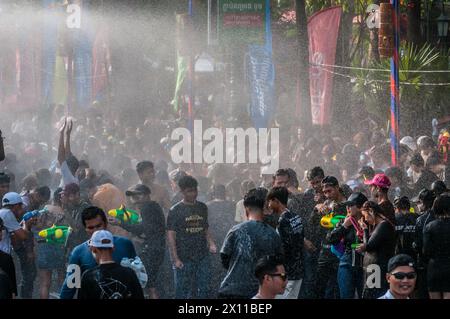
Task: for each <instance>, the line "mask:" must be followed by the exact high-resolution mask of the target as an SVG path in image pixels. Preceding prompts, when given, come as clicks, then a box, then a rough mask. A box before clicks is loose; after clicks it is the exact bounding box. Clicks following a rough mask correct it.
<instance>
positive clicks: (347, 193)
mask: <svg viewBox="0 0 450 319" xmlns="http://www.w3.org/2000/svg"><path fill="white" fill-rule="evenodd" d="M340 191H341V194H342V195H343V196H344V197H345V198H348V197H350V195H351V194H352V193H353V191H352V188H351V187H350V186H348V185H347V184H342V185H341V188H340Z"/></svg>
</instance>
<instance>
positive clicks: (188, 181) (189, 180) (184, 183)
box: [178, 175, 198, 191]
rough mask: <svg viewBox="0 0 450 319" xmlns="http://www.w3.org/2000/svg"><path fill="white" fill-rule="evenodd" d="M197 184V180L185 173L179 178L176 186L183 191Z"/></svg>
mask: <svg viewBox="0 0 450 319" xmlns="http://www.w3.org/2000/svg"><path fill="white" fill-rule="evenodd" d="M197 186H198V182H197V180H196V179H195V178H193V177H192V176H189V175H186V176H183V177H181V178H180V180H179V181H178V187H179V188H180V189H181V190H182V191H183V190H185V189H188V188H196V187H197Z"/></svg>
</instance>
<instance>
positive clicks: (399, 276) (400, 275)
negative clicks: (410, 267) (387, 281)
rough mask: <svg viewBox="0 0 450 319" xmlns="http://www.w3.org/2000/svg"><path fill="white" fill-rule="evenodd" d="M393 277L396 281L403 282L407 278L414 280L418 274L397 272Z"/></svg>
mask: <svg viewBox="0 0 450 319" xmlns="http://www.w3.org/2000/svg"><path fill="white" fill-rule="evenodd" d="M391 275H392V276H394V277H395V279H398V280H403V279H405V277H406V278H408V279H414V278H416V276H417V274H416V273H415V272H396V273H392V274H391Z"/></svg>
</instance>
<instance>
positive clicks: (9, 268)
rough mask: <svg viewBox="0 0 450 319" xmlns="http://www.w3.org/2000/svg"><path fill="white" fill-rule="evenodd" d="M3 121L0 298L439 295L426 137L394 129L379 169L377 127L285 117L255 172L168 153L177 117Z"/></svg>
mask: <svg viewBox="0 0 450 319" xmlns="http://www.w3.org/2000/svg"><path fill="white" fill-rule="evenodd" d="M2 121H3V122H2V128H4V129H2V131H3V136H4V144H3V138H2V140H1V142H2V145H1V149H0V151H2V152H1V153H4V156H3V158H4V159H3V160H2V161H1V162H0V169H1V171H2V173H0V198H1V199H2V209H1V210H0V229H1V230H2V231H1V232H0V236H1V237H0V239H1V241H0V298H13V297H20V298H36V296H39V297H40V298H42V299H46V298H49V297H51V296H57V298H61V299H72V298H75V297H77V298H80V299H122V298H145V297H148V298H179V299H185V298H230V299H235V298H239V299H250V298H255V299H266V298H278V299H316V298H317V299H323V298H333V299H355V298H360V299H377V298H382V299H404V298H420V299H425V298H433V299H441V298H445V299H450V249H449V247H450V218H449V217H450V193H449V189H448V186H449V183H450V178H449V177H450V174H449V171H450V166H449V165H448V162H446V161H447V156H445V155H446V154H443V152H442V148H441V147H439V141H437V140H436V139H433V137H429V136H419V137H415V138H413V137H411V136H406V137H403V138H402V139H401V141H400V154H399V160H398V165H397V166H391V164H390V163H391V158H390V146H389V143H388V142H387V139H386V136H385V135H384V133H383V131H382V130H380V129H379V128H377V127H376V126H375V127H374V126H373V124H371V125H368V127H369V126H370V130H363V129H362V130H361V131H360V132H358V133H357V134H356V135H355V136H354V138H353V139H352V141H351V142H350V143H345V142H344V141H343V140H342V139H340V138H338V137H332V136H331V135H330V134H328V133H326V132H325V131H317V132H315V133H314V135H312V136H314V137H309V138H305V132H303V131H302V130H298V131H297V133H298V134H292V133H293V132H294V131H293V130H291V129H289V132H290V133H289V134H281V136H282V138H285V139H286V140H282V141H281V142H280V150H279V157H280V165H281V167H283V168H280V169H278V170H277V172H276V173H275V174H267V173H266V171H265V169H264V167H263V168H262V169H261V167H260V166H259V165H257V164H234V165H233V164H212V165H208V164H201V163H200V164H199V163H197V164H187V163H181V164H174V163H173V162H172V161H171V157H170V149H171V146H172V141H171V140H170V132H171V130H172V129H173V128H174V127H177V125H179V126H183V125H184V123H182V122H181V120H174V119H172V120H169V121H161V120H156V119H155V118H152V117H147V118H142V119H138V120H135V122H130V121H128V123H127V121H125V122H124V123H122V122H121V117H120V115H117V116H116V115H114V114H106V112H103V111H102V110H99V109H96V108H95V107H93V108H92V110H91V111H90V113H89V114H87V115H86V116H80V117H78V118H72V117H71V118H68V117H65V116H63V110H62V109H60V108H59V107H55V110H54V113H53V114H52V115H51V116H50V115H49V116H48V117H47V118H44V119H40V118H36V117H31V118H27V117H24V118H20V119H16V120H14V119H11V121H10V122H4V119H3V120H2ZM45 121H47V123H48V124H47V127H46V126H45V124H43V123H45ZM50 123H51V126H52V128H51V129H49V127H48V126H49V125H50ZM224 125H225V124H223V123H221V122H220V120H216V121H215V122H214V126H216V127H219V128H224ZM50 131H53V132H54V133H55V134H51V133H45V134H43V133H42V132H50ZM316 133H317V134H316ZM28 212H33V213H34V215H33V216H32V217H31V218H25V215H26V213H28ZM53 226H54V227H56V228H53V231H54V232H58V231H60V232H59V233H58V234H59V235H58V236H56V235H55V236H54V237H52V238H53V239H54V240H50V239H49V238H50V237H51V236H50V235H48V236H47V237H43V236H42V232H43V231H46V234H50V233H51V229H52V227H53ZM60 226H61V227H62V226H67V227H70V230H69V231H68V232H67V233H64V231H63V229H65V228H58V227H60ZM55 234H56V233H55ZM61 237H63V239H64V240H58V239H61ZM55 238H56V239H55ZM137 257H139V258H137ZM124 260H134V261H136V263H135V264H139V263H138V262H137V261H141V263H142V265H141V266H143V267H141V268H140V269H141V270H140V271H137V270H136V269H137V268H136V267H134V268H133V267H128V266H127V265H125V263H124ZM131 264H133V262H132V263H131ZM74 266H78V272H77V271H76V270H74V269H76V267H74ZM142 268H144V269H145V271H142ZM133 270H134V271H133ZM77 273H78V274H79V276H80V280H79V281H77V279H76V278H75V279H73V278H74V276H76V275H77ZM36 282H39V285H36ZM37 287H39V291H37V290H38V289H36V288H37ZM52 291H53V292H56V293H51V292H52Z"/></svg>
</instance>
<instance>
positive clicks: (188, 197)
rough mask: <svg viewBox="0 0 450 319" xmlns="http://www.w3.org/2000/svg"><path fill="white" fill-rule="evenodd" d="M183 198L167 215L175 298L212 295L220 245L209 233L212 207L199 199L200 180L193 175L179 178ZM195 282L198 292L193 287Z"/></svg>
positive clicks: (203, 297)
mask: <svg viewBox="0 0 450 319" xmlns="http://www.w3.org/2000/svg"><path fill="white" fill-rule="evenodd" d="M178 186H179V187H180V190H181V193H182V194H183V200H182V201H181V202H179V203H177V204H176V205H174V206H172V208H171V209H170V211H169V215H168V216H167V238H168V243H169V249H170V255H171V258H172V263H173V269H174V272H175V298H176V299H187V298H190V297H193V296H195V295H196V296H197V297H199V298H202V299H205V298H208V297H209V283H210V276H211V274H210V272H211V269H210V268H211V261H210V258H209V257H210V256H209V253H213V254H215V253H216V252H217V247H216V245H215V244H214V241H213V239H212V237H211V234H210V233H209V225H208V208H207V206H206V205H205V204H204V203H202V202H199V201H197V195H198V190H197V186H198V183H197V181H196V180H195V178H193V177H191V176H184V177H182V178H181V179H180V180H179V181H178ZM193 281H194V282H195V285H196V287H197V293H196V294H194V292H193V291H192V282H193Z"/></svg>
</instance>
